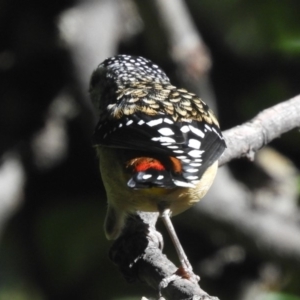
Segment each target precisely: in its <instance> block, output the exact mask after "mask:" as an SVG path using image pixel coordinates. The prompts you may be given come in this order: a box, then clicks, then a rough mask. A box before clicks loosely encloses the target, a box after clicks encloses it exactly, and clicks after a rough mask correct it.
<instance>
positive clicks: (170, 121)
mask: <svg viewBox="0 0 300 300" xmlns="http://www.w3.org/2000/svg"><path fill="white" fill-rule="evenodd" d="M164 122H165V123H168V124H174V122H173V121H172V120H170V119H168V118H164Z"/></svg>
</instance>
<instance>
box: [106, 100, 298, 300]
mask: <svg viewBox="0 0 300 300" xmlns="http://www.w3.org/2000/svg"><path fill="white" fill-rule="evenodd" d="M298 127H300V96H297V97H294V98H292V99H290V100H288V101H285V102H282V103H280V104H277V105H275V106H273V107H271V108H268V109H266V110H264V111H263V112H261V113H259V114H258V115H257V116H256V117H255V118H253V119H252V120H251V121H249V122H246V123H245V124H243V125H240V126H237V127H234V128H232V129H230V130H227V131H225V132H224V136H225V139H226V142H227V146H228V149H227V150H226V152H225V153H224V155H223V156H222V157H221V159H220V164H221V165H223V164H225V163H227V162H229V161H230V160H232V159H234V158H239V157H241V156H245V155H246V156H248V157H250V158H252V157H253V155H254V153H255V151H257V150H258V149H260V148H261V147H263V146H264V145H266V144H267V143H269V142H270V141H271V140H273V139H275V138H277V137H279V136H280V135H281V134H283V133H285V132H287V131H289V130H292V129H294V128H298ZM218 190H220V189H218ZM240 196H242V197H241V198H239V199H236V198H235V199H234V198H233V199H232V198H231V199H228V198H227V199H224V198H223V197H220V195H219V197H214V201H203V203H201V204H200V205H198V206H197V207H198V208H199V210H194V214H195V215H196V216H195V220H196V219H201V218H199V213H200V214H201V215H204V216H205V217H206V218H207V217H208V218H210V219H211V220H213V221H214V222H215V223H218V224H219V225H224V224H226V225H229V226H230V227H234V229H235V231H236V232H238V233H239V234H240V235H242V236H246V237H247V240H248V241H249V240H255V241H256V242H258V243H259V248H260V251H261V250H265V251H270V249H272V251H270V253H272V256H273V258H274V257H279V256H280V259H281V261H282V260H283V261H284V262H286V263H288V264H295V265H297V266H298V267H299V266H300V240H299V236H300V228H299V226H297V224H296V222H295V220H294V221H293V220H289V221H288V222H286V220H283V219H280V218H279V217H278V216H277V215H275V214H273V213H272V212H268V211H264V212H261V211H256V210H255V209H253V208H251V207H250V206H249V205H247V199H246V198H247V197H246V192H244V193H241V195H240ZM240 196H239V197H240ZM229 200H232V202H230V201H229ZM237 201H238V202H239V205H237V203H238V202H237ZM249 216H250V218H249ZM137 218H139V221H137ZM137 218H134V219H131V222H128V224H127V228H126V230H125V231H124V234H123V235H122V237H121V238H120V239H118V240H117V241H116V242H115V243H114V244H113V246H112V248H111V251H110V257H111V259H112V260H113V261H114V262H115V263H116V264H117V265H118V266H119V268H120V270H121V272H122V273H123V274H124V275H125V277H126V278H127V279H128V280H130V281H135V280H141V281H143V282H146V283H147V284H149V285H150V286H152V287H153V288H155V289H157V287H158V286H159V283H160V282H161V280H162V279H163V278H165V277H166V276H170V275H172V274H174V272H175V270H176V267H175V266H174V265H173V264H172V263H171V262H170V261H169V260H168V258H167V257H166V256H164V255H163V254H162V252H161V247H160V242H159V240H160V239H159V235H160V234H159V233H158V232H157V231H156V229H155V223H156V220H157V214H153V213H142V212H139V213H138V217H137ZM137 228H138V230H137ZM282 231H284V234H283V236H284V237H285V238H284V239H283V240H282V239H279V237H280V232H282ZM266 237H267V238H266ZM281 237H282V235H281ZM141 241H143V242H141ZM141 245H143V246H141ZM137 246H138V247H137ZM162 293H163V295H164V297H166V298H167V299H214V297H211V296H209V295H208V294H207V293H206V292H204V291H203V290H201V289H200V287H199V286H197V285H195V284H192V283H191V282H189V281H188V280H186V279H182V278H178V279H176V280H175V281H173V282H172V283H171V284H169V285H168V286H167V287H166V288H165V289H163V291H162ZM193 297H194V298H193ZM197 297H199V298H197Z"/></svg>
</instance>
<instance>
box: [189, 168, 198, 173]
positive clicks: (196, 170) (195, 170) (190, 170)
mask: <svg viewBox="0 0 300 300" xmlns="http://www.w3.org/2000/svg"><path fill="white" fill-rule="evenodd" d="M198 171H199V170H198V169H187V170H186V172H188V173H196V172H198Z"/></svg>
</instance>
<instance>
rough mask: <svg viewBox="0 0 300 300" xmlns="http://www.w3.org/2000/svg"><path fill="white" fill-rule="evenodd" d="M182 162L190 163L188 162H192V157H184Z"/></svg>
mask: <svg viewBox="0 0 300 300" xmlns="http://www.w3.org/2000/svg"><path fill="white" fill-rule="evenodd" d="M182 162H184V163H187V164H188V163H190V162H191V160H190V159H183V160H182Z"/></svg>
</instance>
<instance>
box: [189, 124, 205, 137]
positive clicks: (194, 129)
mask: <svg viewBox="0 0 300 300" xmlns="http://www.w3.org/2000/svg"><path fill="white" fill-rule="evenodd" d="M189 128H190V130H191V131H192V132H193V133H195V134H196V135H198V136H199V137H201V138H204V132H203V131H201V130H200V129H198V128H196V127H194V126H192V125H189Z"/></svg>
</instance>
